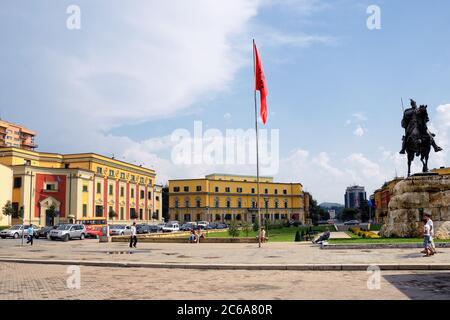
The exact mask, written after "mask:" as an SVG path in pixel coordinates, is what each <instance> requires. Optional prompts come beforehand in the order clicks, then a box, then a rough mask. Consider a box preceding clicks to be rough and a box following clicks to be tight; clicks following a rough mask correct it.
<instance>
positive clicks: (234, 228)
mask: <svg viewBox="0 0 450 320" xmlns="http://www.w3.org/2000/svg"><path fill="white" fill-rule="evenodd" d="M239 233H240V230H239V225H238V224H237V223H236V222H235V221H232V222H231V223H230V225H229V226H228V234H229V235H230V236H231V237H233V238H235V237H239Z"/></svg>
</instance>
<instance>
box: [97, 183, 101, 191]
mask: <svg viewBox="0 0 450 320" xmlns="http://www.w3.org/2000/svg"><path fill="white" fill-rule="evenodd" d="M97 193H102V184H101V183H100V182H97Z"/></svg>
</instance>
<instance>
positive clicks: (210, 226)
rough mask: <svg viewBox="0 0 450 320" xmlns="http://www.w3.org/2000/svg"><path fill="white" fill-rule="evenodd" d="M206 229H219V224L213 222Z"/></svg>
mask: <svg viewBox="0 0 450 320" xmlns="http://www.w3.org/2000/svg"><path fill="white" fill-rule="evenodd" d="M206 229H208V230H211V229H217V223H214V222H211V223H209V224H208V226H206Z"/></svg>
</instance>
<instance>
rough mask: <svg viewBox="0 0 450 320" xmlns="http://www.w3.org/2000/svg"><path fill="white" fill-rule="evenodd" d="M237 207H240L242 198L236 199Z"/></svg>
mask: <svg viewBox="0 0 450 320" xmlns="http://www.w3.org/2000/svg"><path fill="white" fill-rule="evenodd" d="M237 207H238V208H242V200H241V199H238V201H237Z"/></svg>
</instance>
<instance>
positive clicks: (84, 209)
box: [83, 203, 87, 218]
mask: <svg viewBox="0 0 450 320" xmlns="http://www.w3.org/2000/svg"><path fill="white" fill-rule="evenodd" d="M86 217H87V204H85V203H83V218H86Z"/></svg>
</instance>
